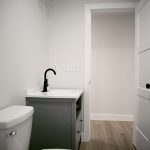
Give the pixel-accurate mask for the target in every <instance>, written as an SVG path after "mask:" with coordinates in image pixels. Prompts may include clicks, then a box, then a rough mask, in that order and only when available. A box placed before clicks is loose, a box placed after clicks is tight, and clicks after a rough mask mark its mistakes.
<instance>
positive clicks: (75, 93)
mask: <svg viewBox="0 0 150 150" xmlns="http://www.w3.org/2000/svg"><path fill="white" fill-rule="evenodd" d="M82 93H83V90H82V89H50V90H49V91H48V92H41V91H38V92H29V93H27V97H43V98H44V97H45V98H77V99H78V98H79V97H80V95H81V94H82Z"/></svg>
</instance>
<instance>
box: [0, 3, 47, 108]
mask: <svg viewBox="0 0 150 150" xmlns="http://www.w3.org/2000/svg"><path fill="white" fill-rule="evenodd" d="M47 62H48V11H47V6H46V5H45V4H44V3H43V2H42V0H1V1H0V108H3V107H6V106H8V105H11V104H25V89H27V88H31V87H36V86H41V84H42V83H41V79H43V72H44V70H45V68H46V65H47Z"/></svg>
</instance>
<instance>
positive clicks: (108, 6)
mask: <svg viewBox="0 0 150 150" xmlns="http://www.w3.org/2000/svg"><path fill="white" fill-rule="evenodd" d="M136 6H137V2H122V3H97V4H86V5H85V35H84V36H85V37H84V38H85V46H84V48H85V62H84V63H85V72H84V73H85V75H84V79H85V82H84V133H83V135H82V140H83V141H89V140H90V91H91V89H90V81H91V11H92V10H109V11H110V10H112V9H113V10H114V9H115V10H117V9H119V10H120V9H135V8H136Z"/></svg>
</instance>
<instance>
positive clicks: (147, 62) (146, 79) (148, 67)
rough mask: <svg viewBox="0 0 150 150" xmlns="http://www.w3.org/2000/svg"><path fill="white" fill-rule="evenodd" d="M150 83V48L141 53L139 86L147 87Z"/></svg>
mask: <svg viewBox="0 0 150 150" xmlns="http://www.w3.org/2000/svg"><path fill="white" fill-rule="evenodd" d="M146 83H150V50H148V51H145V52H143V53H141V54H139V87H141V88H145V87H146Z"/></svg>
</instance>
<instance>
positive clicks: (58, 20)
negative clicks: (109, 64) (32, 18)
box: [49, 0, 135, 88]
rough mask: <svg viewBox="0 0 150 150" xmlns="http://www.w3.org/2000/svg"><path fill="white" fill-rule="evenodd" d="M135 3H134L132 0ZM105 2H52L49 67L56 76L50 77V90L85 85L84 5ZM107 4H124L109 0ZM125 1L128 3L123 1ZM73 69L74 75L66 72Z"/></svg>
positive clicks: (102, 0)
mask: <svg viewBox="0 0 150 150" xmlns="http://www.w3.org/2000/svg"><path fill="white" fill-rule="evenodd" d="M134 1H135V0H134ZM99 2H103V3H106V1H105V0H61V1H60V0H54V1H52V3H51V7H50V42H49V43H50V54H49V56H50V59H49V64H50V66H52V67H54V68H55V66H56V70H57V73H58V74H57V76H56V77H55V78H54V77H53V75H52V76H50V81H51V87H56V88H57V87H65V88H69V87H72V88H79V87H80V88H81V87H82V88H83V85H84V55H85V54H84V30H85V29H84V21H85V18H84V17H85V16H84V15H85V14H84V13H85V12H84V11H85V10H84V8H85V7H84V6H85V4H87V3H99ZM107 2H123V1H122V0H117V1H115V0H108V1H107ZM125 2H127V0H125ZM68 67H72V68H75V70H77V71H76V72H68V71H67V68H68Z"/></svg>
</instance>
